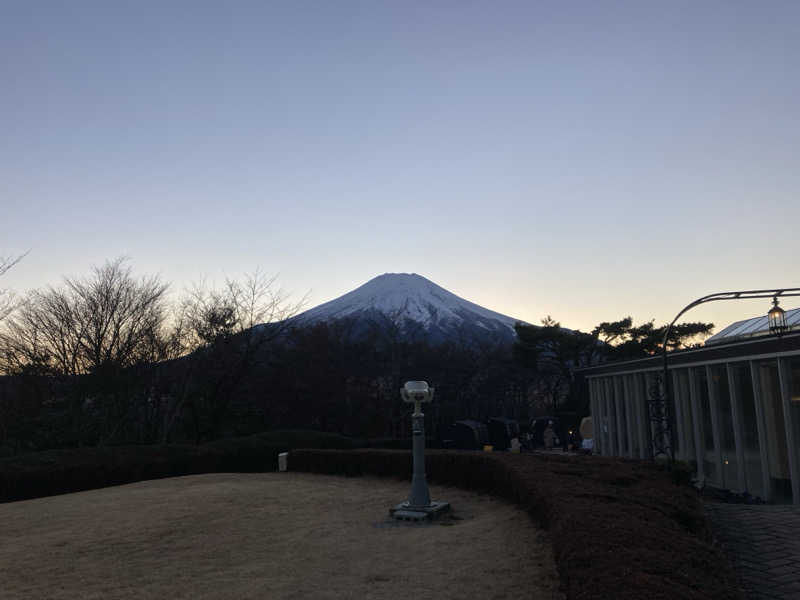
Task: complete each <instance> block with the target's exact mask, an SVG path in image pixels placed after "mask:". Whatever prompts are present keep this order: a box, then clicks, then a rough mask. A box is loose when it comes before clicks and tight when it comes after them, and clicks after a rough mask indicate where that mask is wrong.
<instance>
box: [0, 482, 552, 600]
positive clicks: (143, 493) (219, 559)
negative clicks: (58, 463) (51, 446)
mask: <svg viewBox="0 0 800 600" xmlns="http://www.w3.org/2000/svg"><path fill="white" fill-rule="evenodd" d="M408 488H409V484H408V483H406V482H398V481H393V480H383V479H368V478H355V479H353V478H340V477H328V476H322V475H309V474H302V473H266V474H212V475H197V476H191V477H178V478H174V479H161V480H156V481H146V482H141V483H135V484H131V485H126V486H120V487H114V488H106V489H102V490H93V491H88V492H81V493H76V494H68V495H64V496H54V497H50V498H40V499H36V500H28V501H24V502H15V503H10V504H0V582H2V597H3V598H4V599H5V600H10V599H12V598H32V599H33V598H35V599H40V598H41V599H45V598H52V599H61V598H65V599H66V598H69V599H74V598H88V599H92V598H97V599H99V598H103V599H113V598H192V599H196V598H236V599H243V598H269V599H273V598H279V599H283V598H285V599H301V598H302V599H305V598H308V599H314V600H317V599H327V598H358V599H375V600H379V599H394V598H397V599H400V598H402V599H404V600H405V599H406V598H417V599H420V600H422V599H439V600H441V599H446V598H453V599H456V598H458V599H459V600H461V599H464V598H481V599H483V600H490V599H500V598H519V597H528V598H530V597H533V598H542V599H551V598H560V597H561V596H560V595H558V593H557V592H556V591H555V590H556V589H557V587H558V579H557V574H556V572H555V566H554V564H553V558H552V551H551V547H550V544H549V543H548V542H547V540H546V537H545V536H544V535H543V534H542V533H541V532H540V531H539V530H538V529H537V528H536V527H535V526H534V525H533V523H532V522H531V521H530V519H529V518H528V517H527V515H525V514H524V513H522V512H521V511H520V510H519V509H517V508H516V507H514V506H512V505H509V504H507V503H505V502H503V501H501V500H498V499H495V498H493V497H491V496H486V495H477V494H473V493H470V492H465V491H463V490H459V489H456V488H443V487H436V486H431V495H432V497H433V499H435V500H437V499H442V500H447V501H449V502H450V503H451V504H452V505H453V507H454V511H453V514H454V515H455V516H456V517H458V518H456V519H447V518H446V519H443V520H442V521H440V522H439V523H435V524H432V525H414V524H395V523H394V522H392V521H390V520H389V519H388V518H387V516H388V509H389V507H390V506H392V505H394V504H396V503H397V502H400V501H402V500H404V499H405V498H406V496H407V494H408Z"/></svg>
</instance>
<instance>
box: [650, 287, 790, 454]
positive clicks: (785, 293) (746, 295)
mask: <svg viewBox="0 0 800 600" xmlns="http://www.w3.org/2000/svg"><path fill="white" fill-rule="evenodd" d="M790 296H800V288H776V289H772V290H745V291H741V292H717V293H716V294H709V295H708V296H703V297H702V298H698V299H697V300H695V301H694V302H690V303H689V304H687V305H686V306H685V307H684V308H683V310H681V312H679V313H678V314H677V315H675V318H674V319H672V322H671V323H670V324H669V325H667V329H666V331H664V339H663V341H662V342H661V356H662V359H663V363H664V365H663V373H662V377H663V379H662V380H663V386H664V405H665V406H668V402H669V383H668V381H667V378H668V369H667V342H668V341H669V334H670V333H672V326H673V325H675V322H676V321H677V320H678V319H680V318H681V316H682V315H683V314H684V313H686V312H688V311H689V310H691V309H692V308H694V307H695V306H699V305H700V304H705V303H706V302H715V301H717V300H747V299H751V298H788V297H790ZM673 415H674V411H670V427H669V429H670V438H671V439H670V449H669V450H670V460H673V459H674V456H673V455H674V447H675V440H674V435H673V431H672V430H673V428H672V422H671V420H672V419H673V418H674V417H673ZM651 417H652V415H651Z"/></svg>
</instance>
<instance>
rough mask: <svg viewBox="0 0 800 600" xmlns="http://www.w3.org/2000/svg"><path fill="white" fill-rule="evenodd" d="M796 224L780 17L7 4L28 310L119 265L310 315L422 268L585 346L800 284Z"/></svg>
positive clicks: (724, 12) (454, 7)
mask: <svg viewBox="0 0 800 600" xmlns="http://www.w3.org/2000/svg"><path fill="white" fill-rule="evenodd" d="M798 225H800V2H796V1H794V0H792V1H787V2H777V1H774V2H773V1H766V2H765V1H752V2H736V1H725V2H712V1H703V2H696V1H694V0H692V1H690V2H678V1H669V2H650V1H641V0H634V1H631V2H611V1H595V0H592V1H588V2H577V1H567V2H565V1H563V0H559V1H557V2H530V1H525V2H502V1H500V2H498V1H491V2H489V1H486V2H467V1H458V2H443V1H440V2H430V1H425V2H410V1H408V0H403V1H397V2H378V1H374V0H369V1H365V2H347V1H344V0H341V1H336V2H329V1H320V2H303V1H295V0H293V1H291V2H288V1H287V2H264V1H260V2H252V3H249V2H244V1H237V2H200V1H197V0H192V1H190V2H170V1H158V2H155V1H145V0H140V1H137V2H109V1H108V0H102V1H99V2H90V1H85V0H79V1H76V2H66V1H50V2H45V1H37V0H21V1H13V0H0V232H1V233H0V255H8V254H13V253H19V252H23V251H25V250H28V249H31V252H30V254H29V255H28V256H27V257H26V258H25V260H24V261H23V262H22V263H20V264H19V265H18V266H17V267H16V268H15V269H14V270H13V271H12V272H10V273H8V274H7V275H6V276H5V277H4V280H3V281H0V284H2V285H3V286H11V287H13V288H15V289H16V290H18V291H24V290H25V289H28V288H31V287H38V286H42V285H45V284H49V283H57V282H58V281H59V279H60V277H61V276H62V275H65V274H69V275H82V274H84V273H87V272H88V270H89V268H90V267H91V266H92V265H95V264H101V263H103V262H104V261H105V260H106V259H111V258H114V257H117V256H119V255H127V256H129V257H130V258H131V264H132V265H133V267H134V269H135V270H136V271H137V272H139V273H160V274H161V275H162V277H163V278H164V279H165V280H168V281H171V282H172V283H173V286H174V289H175V290H176V291H179V290H180V289H181V288H182V287H183V286H184V285H186V284H188V283H189V282H192V281H196V280H198V279H200V278H201V277H203V276H205V277H206V278H208V279H210V280H218V281H221V280H222V279H224V277H225V276H238V275H240V274H241V273H244V272H247V271H252V270H253V269H254V268H256V267H261V269H263V270H264V271H266V272H268V273H277V274H279V281H280V282H281V284H282V286H283V287H284V288H285V289H286V290H288V291H291V292H293V293H294V294H295V297H300V296H302V295H303V294H304V293H306V292H309V291H310V295H309V306H313V305H316V304H318V303H321V302H324V301H327V300H330V299H331V298H334V297H336V296H338V295H340V294H342V293H344V292H347V291H349V290H351V289H353V288H354V287H356V286H358V285H360V284H362V283H364V282H365V281H367V280H368V279H370V278H372V277H374V276H376V275H378V274H381V273H384V272H416V273H419V274H421V275H424V276H426V277H428V278H429V279H432V280H433V281H435V282H436V283H438V284H439V285H442V286H443V287H445V288H447V289H449V290H450V291H452V292H454V293H456V294H458V295H460V296H463V297H465V298H467V299H469V300H471V301H473V302H477V303H479V304H481V305H483V306H485V307H487V308H490V309H492V310H496V311H499V312H502V313H505V314H508V315H510V316H513V317H517V318H521V319H525V320H528V321H531V322H536V321H538V319H540V318H541V317H543V316H544V315H546V314H551V315H553V317H555V318H557V319H558V320H560V321H561V322H562V324H563V325H565V326H568V327H573V328H582V329H588V328H591V327H592V326H593V325H594V324H596V323H597V322H599V321H602V320H610V319H616V318H620V317H623V316H625V315H627V314H631V315H633V316H634V318H635V319H637V320H649V319H650V318H655V319H656V320H657V321H659V322H661V321H665V320H669V319H671V318H672V316H674V314H675V313H677V311H678V310H679V309H680V308H682V307H683V306H684V305H685V304H687V303H688V302H689V301H691V300H693V299H694V298H696V297H698V296H701V295H704V294H706V293H711V292H716V291H727V290H736V289H749V288H757V287H773V286H787V287H789V286H800V272H798V267H797V262H798V261H797V256H798V251H800V240H798ZM785 306H786V307H787V308H789V307H794V306H800V302H794V303H791V302H787V303H786V304H785ZM768 307H769V303H768V302H760V303H759V302H752V303H750V304H745V303H725V305H724V306H722V305H718V306H715V307H707V308H704V309H703V310H699V309H698V310H697V311H696V312H693V313H691V314H690V315H689V316H690V317H692V318H704V319H707V320H713V321H715V322H716V323H717V324H718V325H720V326H722V325H724V324H726V323H727V322H730V321H732V320H735V319H738V318H744V317H748V316H751V315H755V314H761V313H764V312H766V310H767V308H768Z"/></svg>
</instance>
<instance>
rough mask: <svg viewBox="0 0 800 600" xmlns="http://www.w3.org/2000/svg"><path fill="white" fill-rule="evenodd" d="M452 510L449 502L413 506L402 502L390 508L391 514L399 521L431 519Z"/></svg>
mask: <svg viewBox="0 0 800 600" xmlns="http://www.w3.org/2000/svg"><path fill="white" fill-rule="evenodd" d="M448 510H450V503H449V502H431V503H430V504H429V505H428V506H411V505H410V504H409V503H408V502H402V503H401V504H398V505H397V506H395V507H394V508H390V509H389V514H390V515H391V516H392V517H393V518H395V519H397V520H399V521H430V520H431V519H435V518H436V517H438V516H439V515H441V514H442V513H445V512H447V511H448Z"/></svg>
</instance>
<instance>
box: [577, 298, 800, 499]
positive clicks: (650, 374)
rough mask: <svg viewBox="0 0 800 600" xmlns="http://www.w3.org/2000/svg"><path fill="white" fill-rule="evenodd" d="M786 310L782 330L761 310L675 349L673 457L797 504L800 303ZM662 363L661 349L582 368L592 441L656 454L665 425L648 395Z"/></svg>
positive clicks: (733, 485) (711, 481)
mask: <svg viewBox="0 0 800 600" xmlns="http://www.w3.org/2000/svg"><path fill="white" fill-rule="evenodd" d="M786 320H787V324H788V325H790V329H789V332H788V333H786V334H784V335H783V336H781V337H775V336H769V335H767V334H768V328H767V325H766V317H757V318H755V319H748V320H746V321H740V322H738V323H734V324H733V325H731V326H729V327H727V328H725V329H724V330H722V331H721V332H720V333H718V334H717V335H715V336H713V337H712V338H709V340H708V341H707V342H706V344H705V346H704V347H703V348H699V349H693V350H685V351H680V352H674V353H670V355H669V361H668V367H669V378H670V389H671V393H670V408H671V410H672V412H673V414H674V424H673V427H672V432H673V436H674V444H675V448H674V451H675V457H676V459H678V460H685V461H688V462H689V463H691V464H692V466H693V467H694V469H695V472H696V476H697V478H698V479H699V481H700V482H702V483H704V484H705V485H710V486H716V487H719V488H724V489H730V490H732V491H734V492H737V493H743V492H747V493H749V494H751V495H753V496H757V497H760V498H763V499H764V500H768V501H772V502H793V503H794V504H800V309H797V310H792V311H787V312H786ZM762 321H763V322H762ZM792 326H793V327H792ZM765 330H767V331H766V332H765ZM662 368H663V363H662V359H661V357H660V356H658V357H652V358H646V359H641V360H633V361H625V362H616V363H606V364H602V365H598V366H595V367H591V368H587V369H583V370H581V371H580V375H582V376H583V377H584V378H585V379H586V381H587V388H588V390H589V398H590V402H591V410H592V415H593V417H594V421H595V442H594V443H595V450H596V451H599V452H600V454H602V455H606V456H627V457H631V458H649V457H650V455H651V447H652V446H651V440H652V436H653V435H654V432H656V435H658V433H657V432H658V430H659V427H658V426H657V424H656V426H654V424H653V423H652V421H651V419H650V418H649V411H648V409H649V402H648V400H649V397H650V395H651V394H652V393H658V391H659V390H658V389H653V388H654V387H655V386H658V383H657V382H658V381H659V380H660V379H659V378H660V375H661V373H662Z"/></svg>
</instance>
